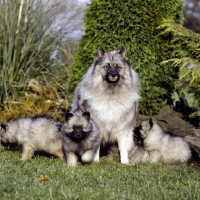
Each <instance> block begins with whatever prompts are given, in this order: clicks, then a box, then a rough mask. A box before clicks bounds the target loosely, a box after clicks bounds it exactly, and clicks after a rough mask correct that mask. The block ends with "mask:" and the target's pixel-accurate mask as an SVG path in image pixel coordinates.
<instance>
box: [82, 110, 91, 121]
mask: <svg viewBox="0 0 200 200" xmlns="http://www.w3.org/2000/svg"><path fill="white" fill-rule="evenodd" d="M82 115H83V117H85V118H86V119H87V120H89V119H90V113H89V112H84V113H83V114H82Z"/></svg>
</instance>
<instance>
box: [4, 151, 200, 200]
mask: <svg viewBox="0 0 200 200" xmlns="http://www.w3.org/2000/svg"><path fill="white" fill-rule="evenodd" d="M0 154H1V156H0V194H1V197H0V199H1V200H4V199H6V200H8V199H29V200H31V199H34V200H35V199H59V200H60V199H95V200H96V199H100V200H103V199H106V200H109V199H137V200H140V199H141V200H142V199H148V200H150V199H152V200H155V199H170V200H171V199H187V200H188V199H200V192H199V188H200V171H199V170H198V169H195V168H194V167H192V166H169V165H163V164H149V163H138V164H137V165H135V166H125V165H122V164H120V163H119V162H117V161H110V160H108V159H101V160H100V163H93V164H90V165H81V164H79V165H78V166H77V167H75V168H68V167H67V165H66V163H65V161H63V160H59V159H56V158H49V157H45V156H41V155H37V156H35V157H34V158H33V159H31V160H28V161H21V160H20V157H21V154H20V152H19V151H10V150H5V149H4V148H3V147H0ZM44 176H48V180H46V181H42V182H38V181H37V178H39V177H44Z"/></svg>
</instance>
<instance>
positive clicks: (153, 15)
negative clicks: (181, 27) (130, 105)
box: [67, 0, 183, 115]
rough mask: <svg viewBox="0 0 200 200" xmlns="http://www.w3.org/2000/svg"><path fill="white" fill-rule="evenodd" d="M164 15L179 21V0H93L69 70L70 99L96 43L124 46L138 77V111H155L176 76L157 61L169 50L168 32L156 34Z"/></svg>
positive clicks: (88, 63) (180, 10)
mask: <svg viewBox="0 0 200 200" xmlns="http://www.w3.org/2000/svg"><path fill="white" fill-rule="evenodd" d="M166 17H167V18H170V19H173V20H175V21H176V22H177V23H180V24H181V23H182V21H183V5H182V0H174V1H171V0H166V1H158V0H146V1H143V0H129V1H125V2H124V1H120V0H117V1H116V0H115V1H114V0H109V1H106V0H93V1H92V2H91V4H90V5H89V6H88V8H87V10H86V14H85V21H84V22H85V25H84V27H85V32H86V33H85V35H84V36H83V37H82V39H81V40H80V47H79V50H78V52H77V54H76V56H75V63H74V64H73V65H72V66H71V68H70V71H69V78H70V79H69V81H68V85H67V87H68V92H69V99H70V100H71V99H72V97H73V91H74V88H75V86H76V85H77V84H78V82H79V81H80V79H81V77H82V76H83V74H84V73H85V72H86V70H87V69H88V67H89V66H90V65H91V63H92V62H93V59H94V57H95V54H96V52H97V48H98V47H99V46H103V47H104V48H106V49H107V50H109V51H110V50H114V49H118V48H121V47H122V46H125V47H126V48H127V50H128V55H129V59H130V62H131V64H132V67H133V68H134V69H135V70H136V71H137V72H138V73H139V76H140V79H141V87H142V90H141V96H142V98H143V99H142V101H141V102H140V112H141V113H144V114H149V115H151V114H154V113H156V112H158V110H159V108H160V107H161V105H162V103H163V102H164V101H165V99H166V95H167V94H168V93H170V92H171V90H172V89H173V83H174V79H176V78H177V72H176V70H174V68H172V67H171V66H170V65H169V64H165V65H161V64H160V63H161V62H162V61H164V60H167V59H169V58H170V56H171V50H172V49H171V47H170V45H169V42H170V40H171V39H172V38H171V34H167V35H164V36H159V35H158V33H159V30H158V29H156V28H157V26H158V25H159V24H160V22H161V20H162V19H163V18H166Z"/></svg>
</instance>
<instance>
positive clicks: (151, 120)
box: [149, 118, 153, 129]
mask: <svg viewBox="0 0 200 200" xmlns="http://www.w3.org/2000/svg"><path fill="white" fill-rule="evenodd" d="M149 125H150V129H151V128H152V126H153V119H152V118H150V119H149Z"/></svg>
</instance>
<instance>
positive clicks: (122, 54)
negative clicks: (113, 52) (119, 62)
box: [119, 47, 128, 60]
mask: <svg viewBox="0 0 200 200" xmlns="http://www.w3.org/2000/svg"><path fill="white" fill-rule="evenodd" d="M119 54H120V55H121V57H122V58H124V59H126V60H128V55H127V51H126V48H125V47H123V48H121V49H120V50H119Z"/></svg>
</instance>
